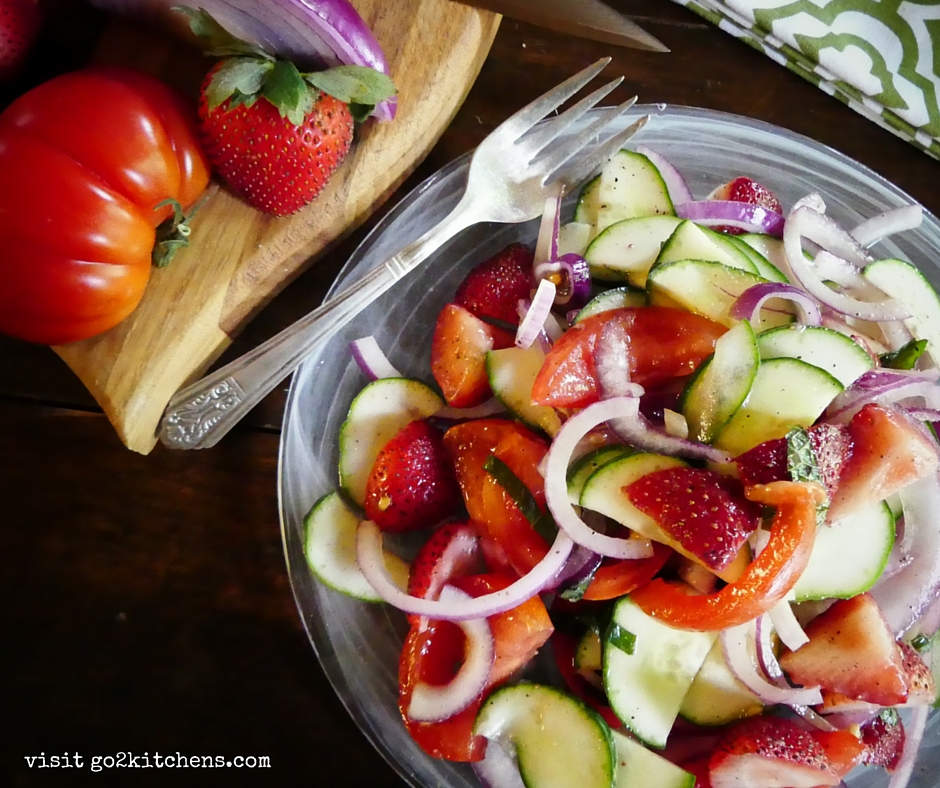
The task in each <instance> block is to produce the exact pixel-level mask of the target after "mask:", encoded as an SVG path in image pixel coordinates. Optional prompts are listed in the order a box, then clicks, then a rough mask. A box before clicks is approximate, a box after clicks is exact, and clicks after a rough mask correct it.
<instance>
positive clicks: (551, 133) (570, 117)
mask: <svg viewBox="0 0 940 788" xmlns="http://www.w3.org/2000/svg"><path fill="white" fill-rule="evenodd" d="M621 82H623V77H617V79H614V80H611V81H610V82H608V83H607V84H606V85H602V86H601V87H599V88H598V89H597V90H595V91H594V92H593V93H591V94H589V95H587V96H585V97H584V98H583V99H581V100H580V101H579V102H578V103H577V104H573V105H571V106H570V107H569V108H568V109H566V110H565V111H564V112H563V113H562V114H561V115H559V116H558V117H557V118H552V120H551V121H546V122H545V123H543V124H542V125H540V126H537V127H536V128H535V129H533V131H532V132H531V133H529V134H527V135H525V137H524V139H523V140H521V141H520V144H522V145H524V146H525V151H526V152H527V153H529V157H530V160H531V159H532V158H534V157H535V156H536V155H537V154H538V153H539V152H540V151H542V150H544V149H545V148H546V147H547V146H548V145H549V144H550V143H551V142H552V141H553V140H555V139H556V138H557V137H559V136H560V135H561V134H563V133H564V131H565V129H567V128H569V127H570V126H571V124H573V123H574V122H575V121H577V120H578V119H579V118H581V117H582V116H583V115H584V114H585V113H586V112H587V111H588V110H589V109H593V107H594V106H595V105H596V104H597V103H598V102H599V101H600V100H601V99H603V98H605V97H606V96H607V95H608V94H609V93H610V92H611V91H612V90H613V89H614V88H616V87H617V86H618V85H619V84H620V83H621Z"/></svg>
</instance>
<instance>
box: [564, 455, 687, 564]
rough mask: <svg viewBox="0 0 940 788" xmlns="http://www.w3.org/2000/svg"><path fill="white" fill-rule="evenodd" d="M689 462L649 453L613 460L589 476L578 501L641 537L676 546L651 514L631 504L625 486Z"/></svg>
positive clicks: (585, 507) (584, 506)
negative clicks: (655, 472)
mask: <svg viewBox="0 0 940 788" xmlns="http://www.w3.org/2000/svg"><path fill="white" fill-rule="evenodd" d="M686 464H687V463H685V462H683V461H682V460H680V459H678V458H676V457H667V456H665V455H662V454H649V453H646V452H637V453H634V454H628V455H627V456H625V457H621V458H619V459H613V460H611V461H610V462H606V463H604V464H603V465H601V466H600V467H598V468H597V470H595V471H594V473H592V474H591V475H590V476H588V478H587V481H585V483H584V488H583V490H582V491H581V500H580V501H579V503H580V505H581V507H582V508H584V509H590V510H591V511H594V512H599V513H600V514H603V515H604V516H606V517H609V518H610V519H612V520H614V521H616V522H618V523H620V524H621V525H623V526H626V527H627V528H629V529H630V530H631V531H634V532H636V533H638V534H639V535H640V536H644V537H646V538H647V539H653V540H655V541H657V542H663V543H665V544H668V545H669V546H670V547H675V545H676V544H678V543H677V542H675V540H674V539H672V538H671V537H670V536H669V535H668V534H666V532H665V531H663V529H662V527H661V526H660V525H659V523H657V522H656V521H655V520H654V519H653V518H652V517H650V516H649V515H646V514H643V512H641V511H640V510H639V509H637V508H636V507H635V506H634V505H633V504H632V503H630V500H629V498H627V496H626V495H625V494H624V493H623V488H624V487H626V486H628V485H630V484H632V483H633V482H635V481H636V480H637V479H639V478H640V477H642V476H646V475H647V474H649V473H653V472H654V471H660V470H664V469H665V468H680V467H683V466H685V465H686Z"/></svg>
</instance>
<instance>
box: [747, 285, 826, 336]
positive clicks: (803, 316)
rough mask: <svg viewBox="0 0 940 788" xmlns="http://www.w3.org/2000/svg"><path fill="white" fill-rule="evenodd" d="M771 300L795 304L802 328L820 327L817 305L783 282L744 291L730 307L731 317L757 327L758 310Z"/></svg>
mask: <svg viewBox="0 0 940 788" xmlns="http://www.w3.org/2000/svg"><path fill="white" fill-rule="evenodd" d="M771 298H783V299H786V300H787V301H792V302H793V303H794V304H796V308H797V312H798V313H799V320H800V323H802V324H803V325H804V326H819V325H822V315H821V313H820V311H819V304H818V303H817V302H816V301H815V300H814V299H813V298H812V297H811V296H810V295H809V294H808V293H807V292H806V291H805V290H801V289H800V288H799V287H796V286H795V285H791V284H787V283H785V282H760V283H759V284H756V285H752V286H751V287H749V288H748V289H747V290H745V291H744V292H743V293H741V295H740V296H739V297H738V299H737V300H736V301H735V302H734V305H733V306H732V307H731V317H734V318H738V319H742V320H748V321H750V323H751V325H753V326H755V327H757V325H758V323H759V320H760V309H761V307H762V306H763V305H764V303H765V302H766V301H768V300H770V299H771Z"/></svg>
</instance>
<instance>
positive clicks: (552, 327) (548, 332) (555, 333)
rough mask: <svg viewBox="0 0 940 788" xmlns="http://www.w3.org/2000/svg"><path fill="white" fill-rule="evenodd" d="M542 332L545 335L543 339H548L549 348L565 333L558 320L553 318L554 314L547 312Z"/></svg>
mask: <svg viewBox="0 0 940 788" xmlns="http://www.w3.org/2000/svg"><path fill="white" fill-rule="evenodd" d="M543 331H544V333H545V337H546V338H547V339H548V346H549V348H550V347H551V345H552V343H554V342H557V341H558V340H559V339H561V335H562V334H564V333H565V329H564V328H563V327H562V325H561V323H559V322H558V318H557V317H555V313H554V312H549V313H548V315H547V316H546V317H545V326H544V328H543ZM546 352H547V350H546Z"/></svg>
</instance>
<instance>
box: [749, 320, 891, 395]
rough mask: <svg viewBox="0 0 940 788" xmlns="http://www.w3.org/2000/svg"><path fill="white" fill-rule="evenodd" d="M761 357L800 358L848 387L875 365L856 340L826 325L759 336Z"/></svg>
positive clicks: (789, 328)
mask: <svg viewBox="0 0 940 788" xmlns="http://www.w3.org/2000/svg"><path fill="white" fill-rule="evenodd" d="M757 348H758V350H759V351H760V357H761V358H762V359H771V358H783V357H789V358H798V359H800V361H805V362H806V363H807V364H812V365H813V366H814V367H819V368H820V369H824V370H826V372H828V373H829V374H830V375H832V376H833V377H834V378H835V379H836V380H838V381H839V382H840V383H841V384H842V385H843V386H844V387H845V388H848V387H849V386H851V385H852V384H853V383H854V382H855V381H856V380H857V379H858V378H859V377H861V375H862V374H863V373H865V372H867V371H868V370H870V369H872V368H873V367H874V366H875V362H874V361H873V360H872V357H871V356H870V355H868V353H867V351H866V350H865V349H864V348H863V347H862V346H861V345H859V344H858V342H856V341H855V340H854V339H852V338H851V337H849V336H846V335H845V334H842V333H840V332H838V331H833V330H832V329H831V328H825V327H823V326H781V327H780V328H772V329H770V330H769V331H764V332H762V333H761V334H760V336H759V337H758V338H757Z"/></svg>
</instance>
